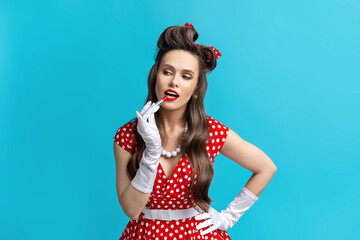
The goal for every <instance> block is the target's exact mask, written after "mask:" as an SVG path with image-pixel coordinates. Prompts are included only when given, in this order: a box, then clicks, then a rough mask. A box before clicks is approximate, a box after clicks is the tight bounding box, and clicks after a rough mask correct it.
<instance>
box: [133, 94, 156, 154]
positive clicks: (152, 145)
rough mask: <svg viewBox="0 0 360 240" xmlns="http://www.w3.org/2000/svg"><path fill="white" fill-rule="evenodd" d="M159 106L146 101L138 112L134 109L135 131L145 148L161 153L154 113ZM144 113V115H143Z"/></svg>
mask: <svg viewBox="0 0 360 240" xmlns="http://www.w3.org/2000/svg"><path fill="white" fill-rule="evenodd" d="M159 108H160V106H156V105H155V103H152V102H151V101H148V102H147V103H146V104H145V105H144V107H143V109H142V110H141V111H140V113H139V112H138V111H136V115H137V119H138V124H137V131H138V133H139V134H140V135H141V137H142V138H143V140H144V142H145V145H146V148H148V149H149V150H150V151H152V152H154V153H155V152H156V153H161V150H162V145H161V137H160V133H159V130H158V128H157V126H156V121H155V114H154V113H155V112H156V111H157V110H159ZM147 110H148V111H147ZM145 112H146V113H145ZM144 113H145V115H143V114H144Z"/></svg>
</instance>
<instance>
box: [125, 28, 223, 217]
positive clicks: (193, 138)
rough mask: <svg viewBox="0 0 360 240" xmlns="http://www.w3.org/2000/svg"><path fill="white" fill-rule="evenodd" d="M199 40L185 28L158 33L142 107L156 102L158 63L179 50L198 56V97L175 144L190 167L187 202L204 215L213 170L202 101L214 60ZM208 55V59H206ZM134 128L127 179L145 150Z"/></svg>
mask: <svg viewBox="0 0 360 240" xmlns="http://www.w3.org/2000/svg"><path fill="white" fill-rule="evenodd" d="M198 37H199V34H198V33H197V31H196V30H195V29H194V28H191V27H188V26H171V27H168V28H166V29H165V30H164V31H163V32H162V33H161V35H160V37H159V39H158V42H157V51H156V55H155V64H154V65H153V66H152V68H151V69H150V72H149V76H148V96H147V98H146V100H145V102H144V105H145V104H146V103H147V102H148V101H152V102H156V101H158V100H159V99H157V96H156V93H155V85H156V78H157V73H158V69H159V66H160V63H161V60H162V58H163V57H164V55H165V54H166V53H167V52H169V51H171V50H176V49H180V50H185V51H188V52H189V53H191V54H193V55H194V56H196V57H197V59H198V62H199V74H198V82H197V86H196V88H195V90H194V95H197V97H196V98H194V97H191V98H190V100H189V102H188V103H187V107H186V110H185V114H184V119H183V120H184V121H185V122H187V123H188V131H187V132H185V131H183V132H182V133H181V134H180V136H179V143H178V144H179V145H180V146H181V152H182V154H184V155H185V154H186V155H187V159H188V161H189V163H190V165H191V168H192V176H191V182H190V187H189V191H188V193H187V199H188V202H189V203H190V204H191V205H192V206H193V207H194V208H197V209H198V208H199V207H200V208H201V209H202V210H203V211H205V212H207V211H208V208H209V206H210V204H211V202H213V200H212V199H211V198H209V196H208V192H209V188H210V184H211V181H212V179H213V176H214V170H213V167H212V163H211V160H210V157H209V155H208V153H207V151H206V141H207V139H208V136H209V126H208V119H207V114H206V112H205V109H204V103H203V102H204V98H205V94H206V90H207V78H206V73H208V72H211V71H212V70H214V69H215V67H216V64H217V63H216V61H217V60H216V55H215V53H214V51H213V50H212V49H211V48H210V47H208V46H205V45H201V44H199V45H196V44H195V43H194V42H195V41H196V40H197V39H198ZM209 56H211V57H210V58H209ZM134 120H135V124H136V125H135V126H136V127H137V118H134ZM155 120H156V125H157V127H158V129H159V132H160V135H161V138H162V139H163V140H164V141H167V139H168V138H167V136H166V134H165V130H164V126H163V123H161V122H160V121H158V111H157V112H156V113H155ZM136 127H135V132H134V135H135V140H136V143H137V147H136V148H135V152H134V154H133V155H132V157H131V159H130V161H129V163H128V165H127V170H128V171H127V173H128V175H129V177H130V179H133V178H134V177H135V174H136V172H137V169H139V164H140V161H141V158H142V154H143V152H144V150H145V148H146V145H145V143H144V141H143V139H142V137H141V135H140V134H139V133H138V132H137V131H136ZM195 173H196V174H197V182H196V184H194V178H195ZM191 189H193V197H192V196H191ZM199 211H201V210H199Z"/></svg>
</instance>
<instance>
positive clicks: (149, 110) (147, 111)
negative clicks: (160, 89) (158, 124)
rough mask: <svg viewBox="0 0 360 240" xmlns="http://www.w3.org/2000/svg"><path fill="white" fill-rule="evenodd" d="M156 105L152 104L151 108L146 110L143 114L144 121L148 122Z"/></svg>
mask: <svg viewBox="0 0 360 240" xmlns="http://www.w3.org/2000/svg"><path fill="white" fill-rule="evenodd" d="M154 105H155V103H152V104H151V105H150V107H149V108H147V109H146V111H145V112H144V113H143V114H142V117H143V119H146V120H148V118H149V116H150V114H152V109H153V107H154Z"/></svg>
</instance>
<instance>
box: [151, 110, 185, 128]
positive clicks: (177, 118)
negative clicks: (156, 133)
mask: <svg viewBox="0 0 360 240" xmlns="http://www.w3.org/2000/svg"><path fill="white" fill-rule="evenodd" d="M158 112H159V121H160V122H161V123H163V125H164V128H165V132H166V133H169V134H171V133H176V132H178V131H179V130H183V129H184V128H185V124H186V123H185V119H184V117H185V108H183V109H177V110H167V109H164V108H161V107H160V109H159V111H158Z"/></svg>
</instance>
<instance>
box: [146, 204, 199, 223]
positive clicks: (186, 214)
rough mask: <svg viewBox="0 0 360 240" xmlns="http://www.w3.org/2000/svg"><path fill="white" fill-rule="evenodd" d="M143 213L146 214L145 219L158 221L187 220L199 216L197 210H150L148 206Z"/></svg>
mask: <svg viewBox="0 0 360 240" xmlns="http://www.w3.org/2000/svg"><path fill="white" fill-rule="evenodd" d="M142 212H143V213H144V218H147V219H158V220H164V221H170V220H179V219H185V218H190V217H193V216H195V215H198V214H199V212H198V211H197V210H196V209H195V208H188V209H177V210H171V209H166V210H165V209H150V208H148V207H147V206H145V207H144V209H143V210H142Z"/></svg>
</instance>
